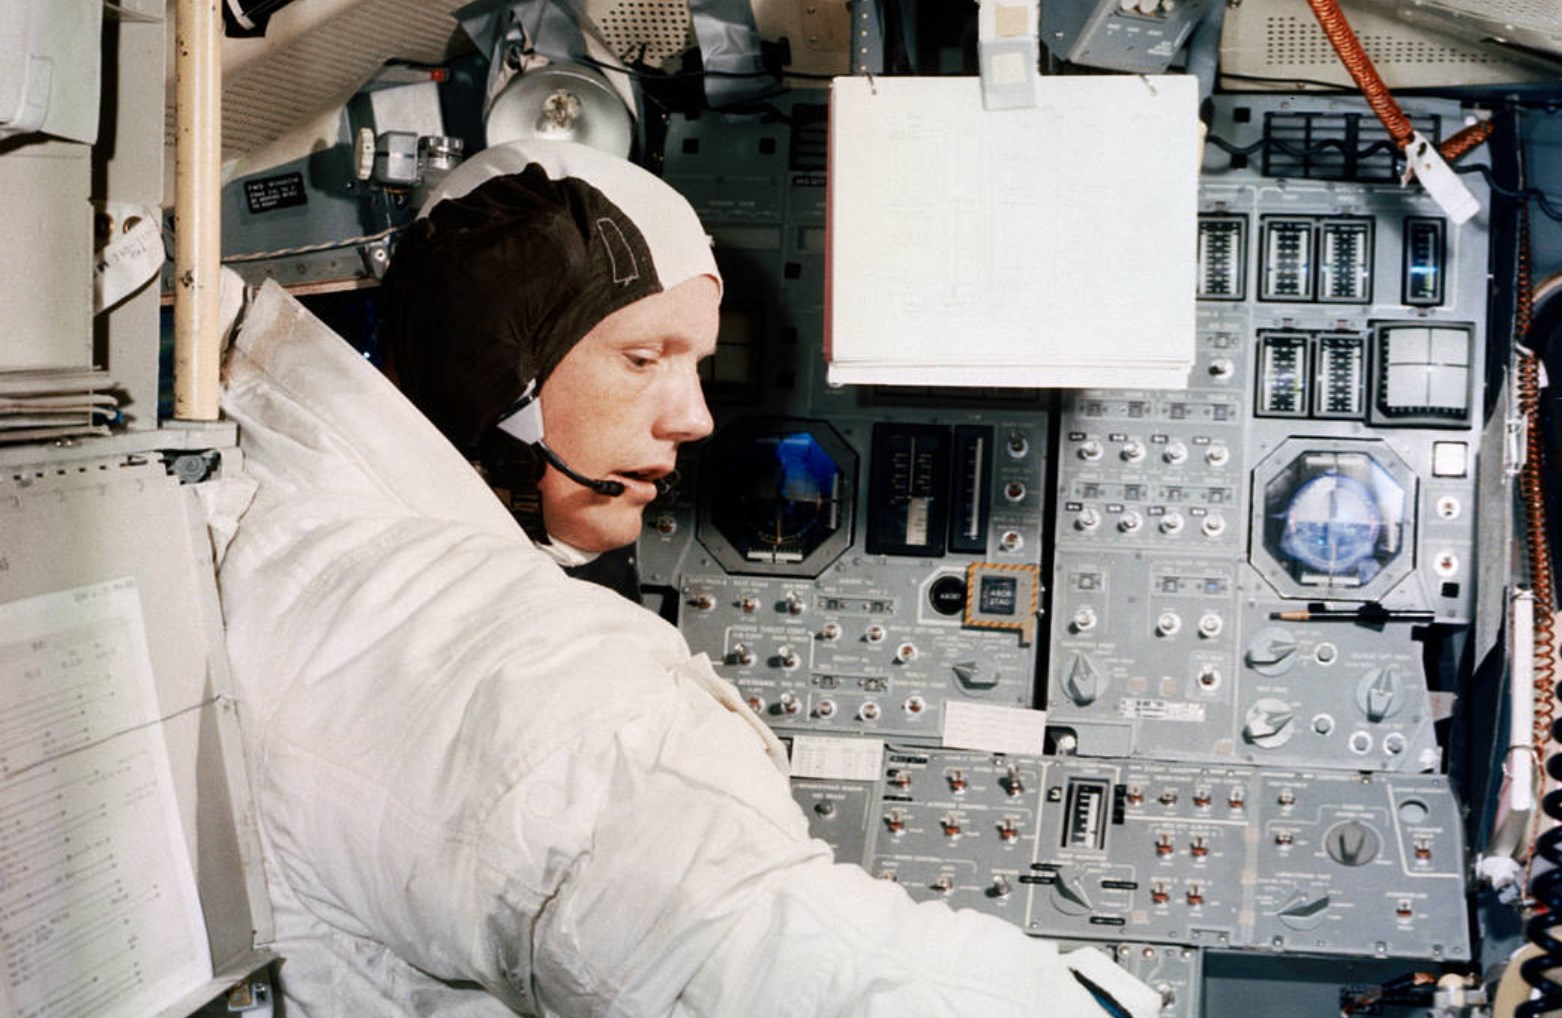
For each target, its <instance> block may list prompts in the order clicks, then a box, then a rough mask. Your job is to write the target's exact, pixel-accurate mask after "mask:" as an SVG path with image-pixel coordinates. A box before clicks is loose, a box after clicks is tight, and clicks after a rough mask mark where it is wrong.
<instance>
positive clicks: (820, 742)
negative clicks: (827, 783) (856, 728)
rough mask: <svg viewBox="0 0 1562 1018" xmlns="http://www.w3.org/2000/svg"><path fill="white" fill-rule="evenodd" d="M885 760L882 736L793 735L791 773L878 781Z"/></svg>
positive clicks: (816, 776)
mask: <svg viewBox="0 0 1562 1018" xmlns="http://www.w3.org/2000/svg"><path fill="white" fill-rule="evenodd" d="M883 764H884V740H883V739H855V738H831V737H829V736H822V735H796V736H793V737H792V777H794V778H830V779H832V780H835V781H877V780H878V778H879V771H880V768H881V767H882V766H883Z"/></svg>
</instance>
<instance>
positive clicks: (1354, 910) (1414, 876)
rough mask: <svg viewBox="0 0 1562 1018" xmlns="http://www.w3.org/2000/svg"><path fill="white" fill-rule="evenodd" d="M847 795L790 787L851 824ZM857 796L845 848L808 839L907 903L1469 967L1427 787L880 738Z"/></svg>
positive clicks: (851, 792)
mask: <svg viewBox="0 0 1562 1018" xmlns="http://www.w3.org/2000/svg"><path fill="white" fill-rule="evenodd" d="M865 787H866V785H865V783H860V782H834V783H831V782H820V781H809V782H798V783H796V785H795V786H794V794H796V795H797V797H798V798H799V801H801V802H803V803H804V804H805V805H808V804H811V803H817V802H819V801H821V800H822V798H824V797H825V796H826V795H828V796H833V797H836V798H838V799H839V800H840V801H842V802H850V803H853V804H854V805H853V808H851V809H849V810H843V811H842V812H843V814H844V815H850V816H855V815H857V812H858V810H859V809H860V806H857V805H856V804H858V803H860V802H861V799H862V796H863V792H864V790H865ZM1080 787H1090V788H1095V789H1099V790H1100V791H1101V794H1102V796H1103V797H1102V798H1100V799H1098V800H1096V805H1094V806H1092V805H1091V804H1090V803H1089V802H1088V801H1087V800H1086V799H1085V798H1082V797H1080V796H1079V795H1077V794H1076V791H1077V789H1079V788H1080ZM875 794H876V797H877V800H878V803H877V809H876V811H873V810H870V822H869V826H868V829H867V838H866V842H865V843H862V842H860V841H859V839H858V838H857V836H856V834H855V832H853V831H850V829H849V826H848V825H844V824H843V825H842V827H841V830H842V831H844V832H846V833H847V834H848V835H849V836H848V837H846V838H843V839H842V840H840V841H838V842H837V841H834V840H832V831H831V829H830V828H829V827H827V826H826V825H824V824H822V823H820V822H818V821H817V820H816V821H814V826H813V830H814V833H815V835H816V836H819V837H823V838H825V839H826V840H830V841H832V844H835V845H836V847H837V855H838V858H840V859H841V860H842V861H847V862H849V861H860V862H861V863H862V865H863V866H864V867H865V868H866V869H867V870H868V872H869V873H872V874H874V875H875V876H878V877H881V878H883V879H886V880H894V881H896V882H897V883H899V884H901V885H902V886H903V887H905V888H906V889H907V891H908V892H910V894H911V895H912V897H914V898H917V899H919V900H941V901H944V902H946V903H948V904H949V905H950V907H952V908H973V909H976V910H978V911H981V912H986V913H989V914H992V915H996V916H999V917H1001V918H1004V919H1007V920H1008V921H1010V922H1013V923H1015V924H1016V925H1018V926H1022V927H1023V928H1024V929H1025V930H1026V931H1027V932H1030V933H1033V934H1037V935H1041V936H1048V937H1065V938H1084V939H1094V940H1123V941H1130V942H1139V941H1144V942H1149V943H1160V944H1172V945H1182V946H1187V947H1201V948H1202V947H1210V948H1218V949H1222V950H1232V949H1241V950H1258V951H1278V950H1283V951H1297V952H1301V953H1306V954H1315V955H1340V956H1350V957H1366V958H1382V957H1402V958H1430V959H1433V960H1437V961H1442V960H1447V961H1461V960H1467V959H1468V958H1469V957H1470V945H1469V939H1468V933H1467V930H1466V921H1465V903H1464V876H1463V874H1464V849H1463V844H1462V839H1461V831H1460V821H1459V807H1458V804H1457V802H1456V801H1455V799H1454V797H1453V794H1452V791H1451V790H1450V789H1449V787H1448V783H1447V781H1446V779H1443V778H1441V777H1434V776H1426V775H1416V776H1408V775H1365V774H1352V773H1347V772H1343V771H1321V770H1315V771H1311V772H1304V771H1271V770H1259V769H1255V768H1251V767H1220V768H1215V767H1200V766H1194V765H1178V764H1164V763H1151V762H1131V761H1123V760H1086V759H1083V758H1072V759H1070V758H1061V757H1055V758H1041V757H1025V756H1017V755H1011V756H1002V755H991V754H982V753H970V752H961V751H955V750H930V749H918V748H911V747H904V746H901V747H894V746H892V747H890V748H888V749H887V750H886V752H885V757H884V767H883V773H882V779H881V780H880V781H879V783H878V785H877V788H876V791H875ZM874 812H876V815H873V813H874ZM859 852H860V853H861V854H860V855H859V854H858V853H859Z"/></svg>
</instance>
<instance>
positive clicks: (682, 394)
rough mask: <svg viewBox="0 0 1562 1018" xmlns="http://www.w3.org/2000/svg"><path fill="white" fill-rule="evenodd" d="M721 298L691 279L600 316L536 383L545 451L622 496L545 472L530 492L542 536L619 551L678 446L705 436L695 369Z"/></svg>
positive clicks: (708, 349)
mask: <svg viewBox="0 0 1562 1018" xmlns="http://www.w3.org/2000/svg"><path fill="white" fill-rule="evenodd" d="M719 302H720V291H719V289H718V288H717V285H716V281H715V280H714V279H711V278H710V277H709V276H696V277H695V278H693V279H689V280H685V281H684V282H682V283H679V284H678V285H677V286H675V287H673V288H672V289H670V290H665V291H663V292H662V293H658V294H653V295H652V296H650V297H645V298H642V299H641V300H638V301H635V302H634V303H633V304H630V305H629V306H627V307H624V308H620V309H619V310H618V311H615V312H614V313H613V314H611V315H608V316H607V317H606V318H604V319H602V321H600V322H598V323H597V326H596V327H595V328H594V329H592V330H591V331H590V332H588V333H586V335H585V337H584V338H583V339H581V341H580V342H578V343H576V344H575V346H574V347H573V348H572V349H571V350H570V352H569V353H568V354H566V355H565V357H564V359H563V360H562V361H560V362H559V365H558V367H556V368H554V369H553V373H552V374H550V375H549V376H548V378H547V381H545V382H543V385H542V392H541V402H542V420H543V430H544V434H545V435H546V436H547V442H548V445H549V446H550V447H551V448H552V449H553V451H554V452H556V453H558V454H559V456H560V457H561V458H562V459H563V460H564V462H565V463H567V464H569V466H570V467H571V468H572V469H574V470H575V471H576V472H577V473H581V474H584V475H585V476H587V477H590V478H600V479H606V480H614V481H619V482H621V483H622V484H623V485H624V493H623V494H622V495H618V496H614V497H609V496H606V495H600V494H598V493H597V492H595V491H593V490H592V489H590V488H586V487H582V486H581V485H579V484H576V483H575V482H574V481H571V480H570V479H569V478H567V477H565V476H564V475H563V474H561V473H559V472H558V471H557V470H555V469H553V468H552V467H549V468H548V470H547V472H546V473H545V474H544V475H543V477H542V481H541V482H540V483H539V485H538V487H539V488H540V489H541V492H542V518H543V522H544V524H545V525H546V526H547V529H548V533H549V534H550V535H552V536H553V537H555V538H557V539H559V540H561V541H564V542H565V543H567V544H570V545H573V546H574V547H576V548H579V549H580V550H582V551H589V552H601V551H609V550H611V549H613V548H622V547H624V546H625V545H628V544H631V543H633V542H634V540H635V539H636V538H637V537H639V536H640V518H641V513H642V511H643V510H644V509H645V507H646V505H647V504H649V503H650V502H651V500H652V499H654V498H655V497H656V485H655V484H654V483H653V482H655V481H656V479H657V478H660V477H664V476H666V475H667V474H669V473H671V472H672V469H673V465H674V463H675V462H676V457H677V451H678V445H679V443H680V442H688V441H691V440H694V439H698V438H704V437H705V436H706V435H708V434H710V431H711V417H710V411H709V410H707V409H706V407H705V397H704V395H703V394H702V393H701V391H700V379H699V374H698V369H697V366H698V364H699V362H700V360H701V359H702V358H704V357H708V356H710V355H711V354H712V353H714V352H715V349H716V327H717V305H718V304H719Z"/></svg>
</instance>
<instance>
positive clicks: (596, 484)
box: [533, 441, 660, 498]
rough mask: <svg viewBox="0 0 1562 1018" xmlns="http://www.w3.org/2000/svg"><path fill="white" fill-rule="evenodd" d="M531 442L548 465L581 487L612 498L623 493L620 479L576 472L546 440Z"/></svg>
mask: <svg viewBox="0 0 1562 1018" xmlns="http://www.w3.org/2000/svg"><path fill="white" fill-rule="evenodd" d="M533 444H534V445H536V446H537V451H538V452H540V453H542V458H543V459H545V460H547V461H548V465H549V466H551V467H553V469H555V470H557V471H558V472H559V473H561V474H563V475H564V476H565V477H568V478H569V479H570V480H572V481H574V482H575V483H576V484H579V485H581V486H582V487H586V488H590V489H591V490H592V491H594V492H596V493H597V494H598V495H606V496H607V497H609V498H614V497H616V496H618V495H622V494H623V493H624V485H623V482H622V481H609V480H604V479H601V478H590V477H587V476H586V475H585V474H581V473H577V472H576V471H575V470H573V469H571V467H570V465H569V464H568V463H565V462H564V460H563V459H561V458H560V457H559V454H558V453H556V452H554V451H553V450H552V449H549V448H548V444H547V443H546V442H543V441H537V442H535V443H533ZM658 484H660V482H658ZM658 493H660V488H658Z"/></svg>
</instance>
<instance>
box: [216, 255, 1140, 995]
mask: <svg viewBox="0 0 1562 1018" xmlns="http://www.w3.org/2000/svg"><path fill="white" fill-rule="evenodd" d="M223 407H224V409H225V411H226V412H227V414H228V416H229V417H230V418H232V419H233V420H235V421H237V422H238V424H239V427H240V434H241V436H242V438H241V449H242V450H243V453H244V457H245V471H246V475H247V478H248V481H247V482H240V483H241V484H252V485H253V498H252V499H251V500H250V502H249V503H248V506H247V508H245V509H244V510H243V511H242V514H237V513H230V514H229V516H230V517H231V518H233V519H235V520H236V524H230V525H228V526H222V525H219V526H218V527H217V528H216V530H217V534H216V536H217V540H218V544H219V547H220V550H221V552H222V558H221V563H220V575H219V579H220V588H221V596H222V604H223V611H224V616H225V622H226V626H227V639H228V645H229V651H230V656H231V659H232V664H233V670H234V677H235V685H236V689H237V691H238V694H239V697H240V709H241V716H242V719H243V724H244V730H245V737H246V744H247V749H248V753H249V760H250V764H251V768H252V772H253V780H254V783H255V788H256V797H257V803H258V813H259V823H260V828H261V832H262V840H263V844H264V851H265V859H264V862H265V871H266V877H267V880H268V883H269V885H270V891H271V896H272V900H273V903H274V906H275V911H276V917H277V941H276V943H275V945H274V947H275V949H276V950H277V952H278V953H279V954H280V955H281V957H282V958H283V962H282V965H281V985H282V990H283V993H284V997H285V1002H286V1005H287V1013H288V1015H290V1016H292V1018H303V1016H307V1018H327V1016H344V1018H345V1016H350V1018H364V1016H371V1015H372V1016H387V1018H401V1016H408V1018H410V1016H414V1015H438V1016H468V1015H470V1016H485V1015H494V1016H497V1015H505V1014H511V1013H513V1012H520V1013H522V1014H542V1015H623V1016H630V1015H646V1016H660V1015H704V1016H713V1018H728V1016H731V1018H749V1016H760V1015H798V1016H804V1015H808V1016H814V1015H870V1016H871V1015H895V1016H897V1018H907V1016H920V1015H926V1016H939V1018H945V1016H950V1015H981V1016H982V1018H997V1016H1002V1015H1053V1016H1070V1018H1073V1016H1093V1015H1098V1014H1103V1013H1106V1012H1105V1011H1103V1009H1102V1008H1101V1007H1100V1006H1099V1005H1098V1004H1097V1003H1096V1001H1095V999H1094V998H1093V996H1092V992H1091V991H1089V990H1087V989H1086V983H1093V984H1095V985H1096V986H1098V987H1099V988H1101V989H1102V990H1104V991H1105V993H1106V994H1108V995H1110V996H1111V997H1113V998H1115V999H1116V1001H1118V1002H1120V1004H1121V1005H1122V1007H1123V1008H1124V1009H1125V1010H1126V1011H1128V1012H1129V1013H1131V1014H1132V1015H1134V1016H1135V1018H1149V1016H1151V1015H1154V1014H1155V1013H1156V1012H1157V1010H1158V1007H1159V999H1158V997H1157V995H1156V994H1154V993H1153V992H1152V991H1150V990H1148V989H1147V988H1145V987H1144V986H1142V985H1140V984H1139V983H1137V982H1136V981H1134V980H1133V979H1132V978H1130V977H1129V976H1127V975H1126V974H1124V973H1123V972H1121V970H1119V969H1117V968H1116V966H1114V965H1113V964H1112V963H1111V962H1110V961H1109V960H1108V959H1107V958H1106V957H1105V956H1104V955H1102V954H1099V953H1097V952H1094V951H1081V952H1075V953H1073V954H1068V955H1060V954H1059V953H1058V952H1057V950H1056V949H1055V948H1054V947H1053V945H1051V944H1050V943H1046V942H1043V941H1038V940H1033V939H1031V938H1028V937H1026V936H1025V935H1024V934H1022V933H1021V932H1020V931H1019V930H1018V929H1017V928H1015V927H1013V926H1011V925H1009V924H1007V923H1004V922H1002V921H1000V920H998V919H995V918H991V917H986V916H982V915H978V914H975V913H968V912H965V913H957V912H953V911H951V910H950V909H948V908H947V907H945V906H944V905H942V904H937V903H927V904H914V903H913V902H912V901H911V899H910V898H909V897H908V896H907V895H906V893H905V892H904V891H903V890H902V889H901V888H900V887H898V886H896V885H895V884H893V883H889V882H884V881H879V880H875V879H873V878H871V877H870V876H869V875H868V874H867V873H865V872H864V871H862V870H861V869H860V868H858V867H855V866H849V865H839V864H836V863H834V862H833V861H832V860H831V857H830V853H829V851H828V849H827V847H826V846H824V845H823V844H822V843H820V842H818V841H813V840H810V838H809V836H808V830H807V825H806V822H805V820H804V817H803V815H802V812H801V810H800V809H799V808H798V806H797V805H796V804H795V803H794V802H793V800H792V799H791V797H790V794H789V786H788V781H787V778H786V774H785V757H784V753H783V750H782V748H781V747H780V745H779V744H778V743H777V741H776V740H775V738H774V736H772V735H771V734H770V733H769V731H768V730H767V729H766V728H765V727H764V726H763V725H762V724H761V723H760V722H759V721H758V720H757V719H756V718H755V717H754V716H753V715H752V713H751V712H750V711H749V710H748V708H747V707H746V706H745V705H744V704H743V703H742V701H741V699H740V698H739V697H738V695H737V692H736V690H735V689H734V688H733V687H732V686H730V685H729V684H728V683H726V682H724V681H723V680H721V679H720V678H718V677H717V676H716V675H715V674H714V672H713V671H712V669H711V666H710V664H709V662H708V661H707V660H706V659H705V658H704V657H703V656H691V654H690V652H689V649H688V647H687V646H686V645H685V643H684V641H683V639H682V637H681V636H680V635H679V634H678V632H677V631H676V630H675V629H674V628H673V627H671V626H669V625H668V624H667V623H665V622H664V621H662V620H661V619H660V618H658V617H656V616H655V615H653V614H652V613H650V612H648V611H645V610H643V609H641V608H639V607H638V606H636V605H634V604H631V603H630V602H628V601H626V600H624V599H623V598H621V597H619V596H617V595H615V594H613V593H611V592H609V591H607V590H605V589H603V588H600V587H597V586H595V585H592V584H589V583H585V582H582V581H579V580H574V579H571V578H569V577H567V576H566V575H565V574H564V572H563V571H562V570H561V569H560V567H559V566H558V565H557V564H556V563H555V562H554V561H553V560H552V559H551V558H549V557H548V556H547V555H545V554H543V553H542V552H541V551H540V550H538V548H536V547H535V546H534V545H533V543H532V542H531V540H529V539H528V538H527V536H526V535H525V534H524V533H523V532H522V530H521V528H520V527H519V526H518V525H517V524H516V522H515V521H514V520H513V519H512V518H511V516H510V514H509V513H508V512H507V511H506V510H505V509H504V508H503V507H502V506H501V504H500V503H499V502H498V501H497V500H496V499H495V498H494V497H493V495H492V493H491V492H490V491H489V490H488V488H487V487H486V486H485V484H484V483H483V481H482V480H481V479H480V478H479V476H478V474H477V473H476V472H475V471H473V470H472V468H471V467H470V465H469V464H468V463H467V462H466V461H465V460H464V459H463V457H462V456H461V455H460V454H459V453H458V452H457V451H456V450H455V449H454V448H453V447H452V446H451V445H450V444H449V443H448V442H447V441H446V440H445V438H444V437H443V436H441V435H440V433H439V432H438V431H437V430H436V429H435V428H434V427H433V426H432V425H430V424H429V423H428V421H427V420H425V419H424V418H423V416H422V415H420V414H419V413H418V411H417V410H416V409H415V408H414V407H413V406H412V405H411V404H409V403H408V402H407V401H406V399H404V398H403V397H402V395H401V394H400V393H398V392H397V391H396V389H395V388H394V387H393V386H392V385H391V384H390V383H388V382H387V381H385V380H384V379H383V378H382V377H381V376H380V375H379V374H378V373H377V372H376V371H375V370H374V369H373V368H372V367H371V366H369V365H368V364H367V363H365V362H364V361H363V359H362V358H361V357H359V356H358V355H357V354H356V353H355V352H354V351H353V350H351V349H350V348H349V347H348V346H347V345H346V344H345V343H344V342H342V341H341V340H340V339H339V338H337V337H336V336H335V335H334V334H332V333H331V332H330V331H329V330H328V329H326V327H325V326H323V325H322V324H321V323H319V322H318V321H317V320H315V319H313V318H312V317H311V316H310V315H309V314H308V312H307V311H305V310H304V309H303V308H302V307H301V306H300V305H298V304H297V303H296V302H295V301H293V300H292V299H291V298H290V297H289V296H287V294H286V293H285V292H283V291H282V290H281V289H280V288H279V287H277V286H275V285H274V284H268V285H267V286H266V287H265V288H263V289H262V290H261V291H260V292H259V294H258V295H257V296H256V297H255V299H254V300H253V301H252V302H251V306H250V307H249V309H248V311H247V313H246V315H245V318H244V321H243V323H242V326H241V328H240V330H239V332H238V335H237V337H236V339H235V341H234V342H233V344H232V346H231V348H230V350H229V353H228V356H227V360H226V364H225V385H224V393H223ZM229 531H231V533H230V532H229ZM230 538H231V539H230ZM223 546H225V547H223ZM1075 972H1077V973H1079V975H1082V976H1083V977H1084V980H1083V981H1082V980H1081V979H1080V978H1079V977H1078V976H1076V974H1075Z"/></svg>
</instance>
